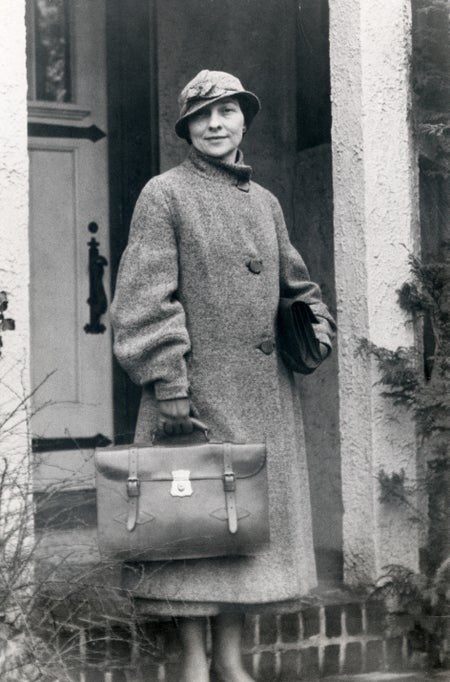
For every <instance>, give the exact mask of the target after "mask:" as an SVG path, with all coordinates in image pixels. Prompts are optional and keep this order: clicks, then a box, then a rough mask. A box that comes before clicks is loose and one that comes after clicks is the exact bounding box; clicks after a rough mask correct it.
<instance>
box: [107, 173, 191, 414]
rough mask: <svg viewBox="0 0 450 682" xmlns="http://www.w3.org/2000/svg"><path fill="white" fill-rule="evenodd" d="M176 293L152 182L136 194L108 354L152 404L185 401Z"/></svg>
mask: <svg viewBox="0 0 450 682" xmlns="http://www.w3.org/2000/svg"><path fill="white" fill-rule="evenodd" d="M177 288H178V249H177V242H176V237H175V232H174V225H173V221H172V220H171V213H170V207H169V205H168V202H167V199H166V197H165V196H164V192H163V188H162V187H161V186H160V184H159V182H158V179H156V178H155V179H154V180H151V181H150V182H149V183H148V184H147V185H146V187H145V188H144V190H143V191H142V193H141V195H140V197H139V199H138V201H137V204H136V208H135V210H134V214H133V219H132V223H131V229H130V237H129V242H128V246H127V248H126V249H125V251H124V253H123V256H122V260H121V263H120V267H119V273H118V278H117V285H116V291H115V296H114V300H113V302H112V305H111V317H112V322H113V327H114V332H115V334H114V337H115V340H114V352H115V355H116V357H117V359H118V361H119V362H120V364H121V365H122V367H123V368H124V369H125V370H126V371H127V372H128V374H129V376H130V378H131V379H132V380H133V381H134V382H135V383H137V384H140V385H144V384H148V383H151V384H153V386H154V389H155V396H156V398H157V400H166V399H172V398H184V397H187V396H188V390H189V386H188V377H187V366H186V359H185V355H186V353H188V351H189V350H190V340H189V335H188V331H187V328H186V317H185V313H184V309H183V306H182V304H181V303H180V301H179V300H178V299H177Z"/></svg>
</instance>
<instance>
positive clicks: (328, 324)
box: [274, 202, 336, 350]
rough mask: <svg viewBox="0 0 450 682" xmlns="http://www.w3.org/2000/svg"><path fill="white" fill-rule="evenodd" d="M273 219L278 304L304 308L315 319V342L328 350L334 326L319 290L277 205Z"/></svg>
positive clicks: (333, 334) (334, 331)
mask: <svg viewBox="0 0 450 682" xmlns="http://www.w3.org/2000/svg"><path fill="white" fill-rule="evenodd" d="M274 219H275V225H276V229H277V236H278V248H279V260H280V297H281V300H283V299H290V300H291V301H294V300H295V301H302V302H303V303H305V304H307V305H308V306H309V308H310V310H311V311H312V313H313V314H314V316H315V318H316V319H315V320H312V322H313V329H314V331H315V336H316V338H317V339H318V340H319V341H320V342H321V343H324V344H325V345H327V346H328V347H329V348H330V350H331V347H332V345H333V339H334V336H335V333H336V323H335V321H334V319H333V316H332V315H331V313H330V311H329V310H328V308H327V306H326V305H325V303H324V302H323V301H322V294H321V291H320V287H319V286H318V285H317V284H316V283H315V282H312V281H311V279H310V276H309V272H308V268H307V267H306V265H305V263H304V261H303V258H302V257H301V255H300V254H299V253H298V251H297V250H296V249H295V247H294V246H293V245H292V244H291V242H290V239H289V234H288V231H287V228H286V224H285V222H284V217H283V212H282V210H281V207H280V205H279V204H278V202H276V204H275V205H274Z"/></svg>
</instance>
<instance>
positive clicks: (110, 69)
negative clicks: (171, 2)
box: [106, 0, 159, 443]
mask: <svg viewBox="0 0 450 682" xmlns="http://www.w3.org/2000/svg"><path fill="white" fill-rule="evenodd" d="M106 12H107V16H106V26H107V73H108V124H109V169H110V216H111V217H110V221H111V232H110V234H111V277H112V291H114V286H115V281H116V277H117V270H118V266H119V261H120V257H121V255H122V252H123V250H124V249H125V246H126V244H127V240H128V232H129V226H130V220H131V216H132V213H133V208H134V205H135V203H136V200H137V198H138V196H139V193H140V191H141V189H142V188H143V186H144V185H145V183H146V182H147V181H148V180H149V178H151V177H152V176H153V175H155V174H156V173H158V172H159V143H158V130H159V126H158V92H157V63H156V24H155V3H154V2H152V0H108V2H107V3H106ZM114 363H115V364H114V373H113V380H114V427H115V439H116V442H117V443H128V442H131V441H132V439H133V433H134V427H135V423H136V417H137V410H138V406H139V398H140V389H139V388H138V387H137V386H135V385H134V384H133V383H132V382H131V381H130V380H129V378H128V376H127V375H126V374H125V372H124V371H123V370H122V369H121V367H120V366H119V365H118V363H117V362H116V361H114Z"/></svg>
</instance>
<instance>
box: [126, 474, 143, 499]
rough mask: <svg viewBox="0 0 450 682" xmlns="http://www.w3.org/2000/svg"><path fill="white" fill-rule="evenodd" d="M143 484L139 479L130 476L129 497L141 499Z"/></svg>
mask: <svg viewBox="0 0 450 682" xmlns="http://www.w3.org/2000/svg"><path fill="white" fill-rule="evenodd" d="M140 488H141V483H140V481H139V479H138V478H136V477H134V476H130V478H129V479H128V480H127V495H128V497H139V494H140Z"/></svg>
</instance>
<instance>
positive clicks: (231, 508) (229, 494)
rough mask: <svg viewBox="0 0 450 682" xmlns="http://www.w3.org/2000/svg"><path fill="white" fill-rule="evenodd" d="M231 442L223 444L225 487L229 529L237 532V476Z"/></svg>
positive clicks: (231, 531)
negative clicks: (234, 469)
mask: <svg viewBox="0 0 450 682" xmlns="http://www.w3.org/2000/svg"><path fill="white" fill-rule="evenodd" d="M231 448H232V446H231V443H224V444H223V489H224V492H225V503H226V507H227V516H228V530H229V531H230V533H233V534H234V533H237V529H238V519H237V509H236V476H235V474H234V471H233V458H232V449H231Z"/></svg>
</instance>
